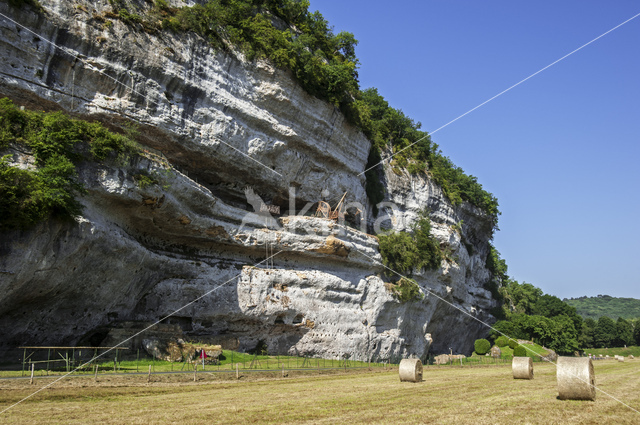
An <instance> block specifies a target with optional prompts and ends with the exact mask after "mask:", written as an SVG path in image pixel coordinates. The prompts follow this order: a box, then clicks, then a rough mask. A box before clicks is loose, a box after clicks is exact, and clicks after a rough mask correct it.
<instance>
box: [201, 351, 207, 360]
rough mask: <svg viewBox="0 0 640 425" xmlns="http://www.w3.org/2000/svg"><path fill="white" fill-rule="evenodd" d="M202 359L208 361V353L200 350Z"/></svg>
mask: <svg viewBox="0 0 640 425" xmlns="http://www.w3.org/2000/svg"><path fill="white" fill-rule="evenodd" d="M200 358H201V359H206V358H207V353H206V351H204V350H200Z"/></svg>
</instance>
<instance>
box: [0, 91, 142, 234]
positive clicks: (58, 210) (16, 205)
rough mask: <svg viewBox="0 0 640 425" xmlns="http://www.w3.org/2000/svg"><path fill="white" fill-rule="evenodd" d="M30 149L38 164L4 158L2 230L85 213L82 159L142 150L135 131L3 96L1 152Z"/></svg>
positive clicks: (0, 162)
mask: <svg viewBox="0 0 640 425" xmlns="http://www.w3.org/2000/svg"><path fill="white" fill-rule="evenodd" d="M10 145H12V146H14V147H15V148H18V149H20V147H26V149H27V150H28V151H29V153H30V154H33V157H34V158H35V164H34V165H35V166H34V167H29V168H26V169H23V168H19V167H17V166H16V165H13V164H12V161H11V157H12V155H5V156H2V157H1V159H0V230H5V229H14V228H27V227H29V226H31V225H33V224H36V223H38V222H39V221H41V220H44V219H46V218H48V217H70V216H76V215H78V214H79V213H80V212H81V209H82V208H81V204H80V203H79V201H78V200H77V197H78V196H79V195H81V194H83V193H84V188H83V186H82V184H81V183H80V182H79V180H78V175H77V172H76V164H77V163H78V162H80V161H81V160H82V159H84V158H88V159H91V160H94V161H104V160H107V159H108V158H110V157H115V156H116V155H117V154H119V155H121V159H124V158H126V157H128V156H129V155H134V154H136V153H137V152H138V147H137V144H136V143H135V142H134V141H133V140H132V137H131V135H121V134H115V133H112V132H110V131H108V130H107V129H106V128H104V127H103V126H102V125H101V124H99V123H89V122H86V121H80V120H74V119H71V118H69V117H68V116H67V115H65V114H63V113H61V112H51V113H44V112H34V111H28V110H25V111H23V110H20V109H18V108H17V107H16V106H15V105H14V104H13V103H12V102H11V101H10V100H9V99H6V98H3V99H0V150H6V149H7V148H9V146H10Z"/></svg>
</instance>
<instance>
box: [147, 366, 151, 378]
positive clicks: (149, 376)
mask: <svg viewBox="0 0 640 425" xmlns="http://www.w3.org/2000/svg"><path fill="white" fill-rule="evenodd" d="M147 382H151V365H149V375H148V376H147Z"/></svg>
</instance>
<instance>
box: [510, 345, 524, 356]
mask: <svg viewBox="0 0 640 425" xmlns="http://www.w3.org/2000/svg"><path fill="white" fill-rule="evenodd" d="M526 355H527V349H526V348H524V347H523V346H522V345H518V346H517V347H516V348H514V349H513V356H514V357H525V356H526Z"/></svg>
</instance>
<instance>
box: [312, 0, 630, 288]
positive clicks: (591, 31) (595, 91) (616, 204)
mask: <svg viewBox="0 0 640 425" xmlns="http://www.w3.org/2000/svg"><path fill="white" fill-rule="evenodd" d="M310 9H311V10H319V11H320V12H321V13H322V14H323V15H324V17H325V18H326V19H327V20H328V21H329V23H330V24H331V25H332V26H333V27H334V32H336V33H337V32H339V31H349V32H351V33H353V34H354V35H355V37H356V39H358V40H359V44H358V46H357V48H356V53H357V55H358V58H359V59H360V69H359V74H360V84H361V87H362V88H367V87H376V88H378V90H379V92H380V94H382V95H383V96H384V97H385V98H386V99H387V100H388V101H389V103H390V104H391V106H393V107H395V108H398V109H402V110H403V111H404V112H405V113H406V114H407V115H408V116H410V117H411V118H413V119H414V120H416V121H420V122H421V123H422V125H423V126H422V129H423V130H426V131H429V132H432V131H433V130H435V129H437V128H439V127H440V126H442V125H444V124H446V123H448V122H449V121H451V120H452V119H455V118H456V117H458V116H459V115H461V114H463V113H465V112H466V111H468V110H470V109H472V108H474V107H475V106H477V105H478V104H480V103H482V102H484V101H485V100H487V99H489V98H491V97H493V96H494V95H496V94H498V93H500V92H501V91H503V90H505V89H506V88H508V87H510V86H511V85H513V84H515V83H517V82H519V81H520V80H522V79H524V78H526V77H528V76H529V75H531V74H533V73H534V72H536V71H538V70H540V69H541V68H543V67H545V66H547V65H549V64H550V63H552V62H554V61H555V60H557V59H559V58H561V57H562V56H564V55H566V54H567V53H570V52H571V51H573V50H575V49H576V48H578V47H580V46H582V45H583V44H585V43H587V42H589V41H590V40H592V39H594V38H595V37H597V36H599V35H601V34H602V33H604V32H606V31H608V30H610V29H611V28H613V27H615V26H616V25H618V24H620V23H622V22H624V21H625V20H627V19H629V18H631V17H633V16H634V15H636V14H638V13H640V3H639V2H637V1H624V0H623V1H614V2H611V1H609V2H607V1H575V0H573V1H564V2H557V1H537V2H514V1H484V2H479V1H432V0H429V1H402V2H394V3H392V2H389V1H378V0H349V1H339V0H311V7H310ZM639 135H640V16H639V17H637V18H635V19H634V20H632V21H630V22H629V23H627V24H625V25H623V26H622V27H620V28H618V29H617V30H615V31H613V32H611V33H610V34H608V35H606V36H604V37H602V38H601V39H599V40H597V41H595V42H594V43H592V44H591V45H589V46H587V47H585V48H584V49H582V50H580V51H579V52H577V53H575V54H573V55H572V56H570V57H568V58H566V59H564V60H563V61H561V62H559V63H557V64H556V65H554V66H553V67H551V68H549V69H547V70H545V71H544V72H542V73H540V74H538V75H536V76H535V77H533V78H531V79H530V80H528V81H526V82H524V83H522V84H521V85H519V86H518V87H516V88H514V89H512V90H511V91H509V92H507V93H505V94H503V95H502V96H500V97H498V98H497V99H495V100H493V101H492V102H490V103H488V104H487V105H485V106H483V107H481V108H479V109H477V110H476V111H474V112H472V113H471V114H469V115H467V116H465V117H463V118H461V119H460V120H458V121H456V122H455V123H453V124H451V125H449V126H448V127H446V128H444V129H442V130H440V131H438V132H436V133H435V134H433V136H432V138H433V140H434V141H435V142H436V143H438V144H439V145H440V147H441V149H442V151H443V153H444V154H445V155H447V156H449V157H450V158H451V159H452V160H453V162H454V163H455V164H456V165H458V166H460V167H462V168H463V169H464V170H465V171H466V172H467V173H469V174H472V175H474V176H477V177H478V180H479V181H480V183H482V185H483V186H484V188H485V189H486V190H488V191H489V192H492V193H493V194H494V195H496V196H497V197H498V200H499V202H500V210H501V211H502V216H501V217H500V229H501V230H500V231H499V232H498V233H497V234H496V236H495V239H494V244H495V246H496V248H497V249H498V250H499V251H500V253H501V254H502V257H503V258H504V259H505V260H506V261H507V264H508V266H509V275H510V276H511V277H512V278H514V279H517V280H518V281H520V282H522V281H526V282H529V283H532V284H534V285H536V286H538V287H540V288H542V289H543V290H544V291H545V292H546V293H550V294H552V295H556V296H559V297H560V298H563V297H578V296H582V295H587V296H595V295H597V294H607V295H612V296H618V297H634V298H640V248H639V244H640V217H639V215H640V214H639V213H640V164H639V163H638V162H639V160H640V143H639V142H640V140H639V139H640V136H639Z"/></svg>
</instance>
